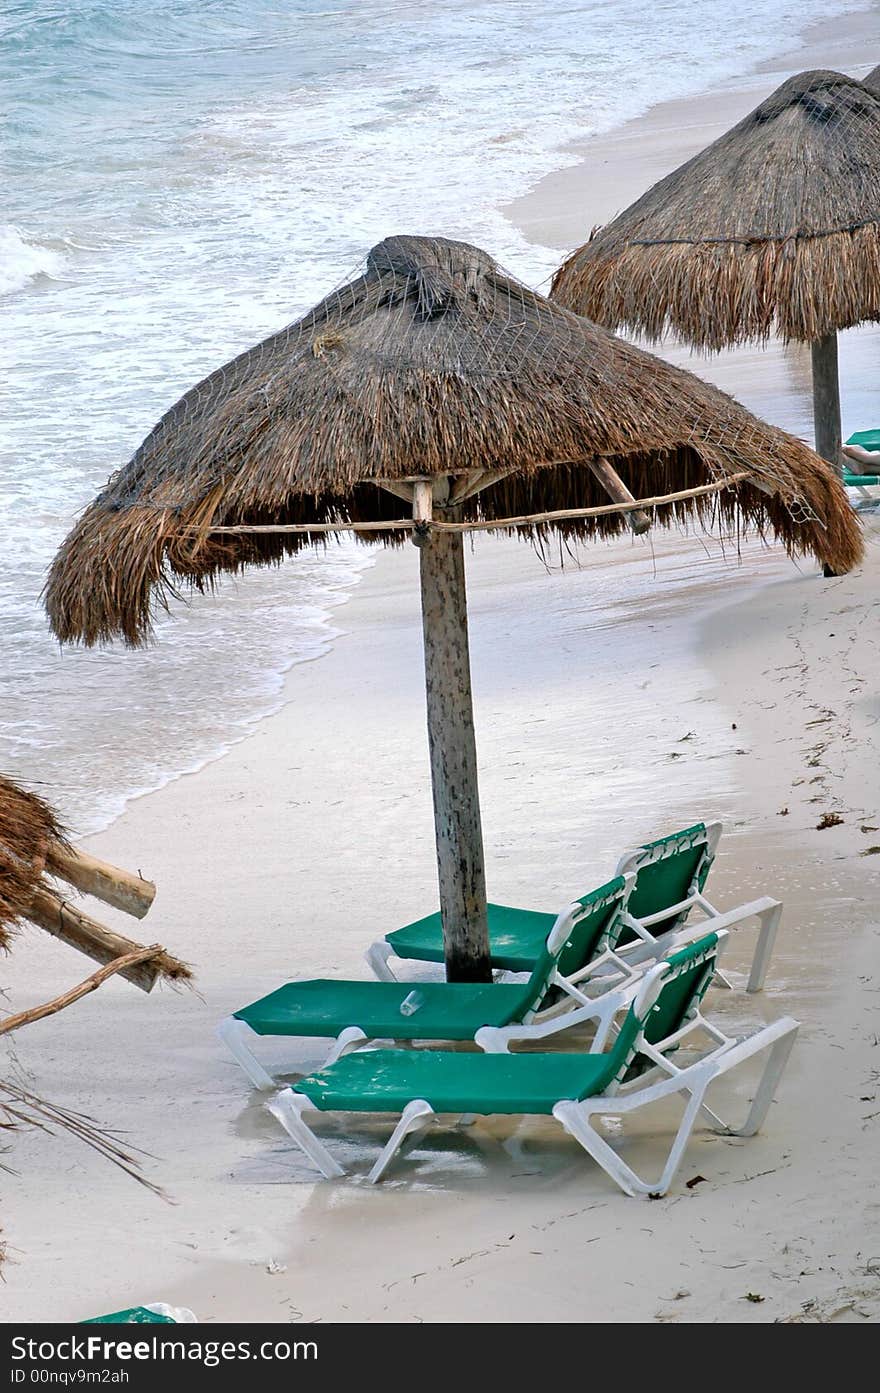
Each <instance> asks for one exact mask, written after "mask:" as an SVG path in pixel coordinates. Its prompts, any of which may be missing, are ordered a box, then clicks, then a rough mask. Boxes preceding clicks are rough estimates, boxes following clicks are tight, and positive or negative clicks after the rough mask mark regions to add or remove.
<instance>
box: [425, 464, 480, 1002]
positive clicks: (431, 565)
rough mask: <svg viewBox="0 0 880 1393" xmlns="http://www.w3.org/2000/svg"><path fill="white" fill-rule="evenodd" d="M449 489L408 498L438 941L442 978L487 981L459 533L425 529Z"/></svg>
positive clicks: (440, 487) (429, 487) (430, 490)
mask: <svg viewBox="0 0 880 1393" xmlns="http://www.w3.org/2000/svg"><path fill="white" fill-rule="evenodd" d="M448 496H449V483H448V480H446V479H444V480H443V481H442V482H441V483H439V484H438V483H434V484H433V487H432V484H431V482H430V481H426V482H421V481H420V482H418V483H416V485H415V489H414V498H413V521H414V524H415V531H414V536H413V540H414V541H415V542H416V544H417V546H418V547H419V560H420V574H421V594H422V629H423V633H424V646H425V691H426V696H427V708H428V744H429V747H430V752H431V783H432V787H433V794H434V836H435V840H436V845H437V870H438V876H439V881H440V912H441V916H442V920H443V948H444V956H445V959H446V979H447V981H449V982H490V981H491V980H492V971H491V967H490V964H489V930H488V923H487V917H486V875H485V869H484V862H483V833H482V828H481V825H480V797H479V786H478V780H477V746H476V739H475V736H474V712H473V701H472V696H471V667H470V651H469V646H468V622H467V592H466V588H465V573H464V536H463V534H462V533H460V532H432V531H431V530H430V519H431V514H432V509H433V505H434V504H440V503H442V502H444V501H445V499H446V498H448Z"/></svg>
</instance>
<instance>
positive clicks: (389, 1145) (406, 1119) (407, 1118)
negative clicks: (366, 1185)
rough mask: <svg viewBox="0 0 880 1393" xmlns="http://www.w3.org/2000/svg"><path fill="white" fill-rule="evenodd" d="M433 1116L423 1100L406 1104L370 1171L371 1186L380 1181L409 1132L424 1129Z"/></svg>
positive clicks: (414, 1100) (415, 1099)
mask: <svg viewBox="0 0 880 1393" xmlns="http://www.w3.org/2000/svg"><path fill="white" fill-rule="evenodd" d="M433 1116H434V1109H433V1108H432V1107H431V1104H430V1103H426V1102H425V1100H424V1098H413V1100H412V1102H410V1103H407V1105H406V1107H405V1108H404V1110H403V1112H402V1113H401V1114H400V1121H399V1122H398V1124H397V1126H396V1127H395V1129H394V1131H393V1132H392V1133H391V1136H390V1137H389V1138H388V1141H387V1142H386V1143H385V1146H384V1147H383V1148H382V1152H381V1154H380V1156H379V1159H378V1161H377V1162H376V1164H375V1165H374V1166H373V1169H372V1170H371V1171H370V1174H369V1176H368V1179H369V1182H370V1184H371V1185H375V1184H376V1182H377V1181H378V1180H381V1179H382V1176H383V1175H384V1174H385V1172H386V1170H387V1169H388V1167H389V1166H390V1164H391V1162H392V1161H393V1160H394V1157H395V1155H396V1154H397V1152H398V1150H399V1148H400V1146H401V1144H402V1142H403V1141H404V1139H405V1138H406V1137H407V1136H408V1135H409V1134H410V1132H418V1131H419V1130H420V1129H421V1128H422V1127H426V1126H427V1125H428V1122H429V1121H430V1119H431V1118H432V1117H433Z"/></svg>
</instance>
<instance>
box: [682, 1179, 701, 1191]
mask: <svg viewBox="0 0 880 1393" xmlns="http://www.w3.org/2000/svg"><path fill="white" fill-rule="evenodd" d="M705 1180H706V1177H705V1176H704V1175H692V1176H691V1178H690V1180H686V1181H685V1182H684V1183H685V1185H686V1186H687V1188H688V1189H689V1190H693V1188H694V1186H695V1185H703V1184H705Z"/></svg>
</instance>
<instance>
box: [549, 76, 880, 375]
mask: <svg viewBox="0 0 880 1393" xmlns="http://www.w3.org/2000/svg"><path fill="white" fill-rule="evenodd" d="M872 77H873V74H872ZM878 87H880V84H878ZM551 296H552V298H554V299H555V300H556V301H558V303H559V304H561V305H565V306H566V307H567V308H569V309H572V310H575V311H576V312H577V313H579V314H583V315H586V316H587V317H588V318H590V319H593V320H596V321H597V323H600V324H605V325H607V326H608V327H609V328H611V329H616V328H618V327H619V326H621V325H626V326H628V327H629V328H631V329H633V330H635V331H636V332H638V333H641V334H643V335H644V336H645V337H646V338H648V339H649V340H657V339H659V338H660V337H661V336H662V335H663V334H664V332H666V330H667V329H671V330H672V331H673V332H675V333H676V334H678V335H679V336H680V337H681V338H683V339H685V340H686V341H687V342H689V343H691V344H694V345H695V346H697V347H699V348H703V349H709V350H716V349H720V348H723V347H726V346H729V345H731V344H737V343H744V342H747V341H758V342H763V341H765V340H766V339H767V338H768V336H769V335H770V333H771V332H774V331H775V332H776V333H778V334H779V335H780V336H781V337H782V338H783V339H786V340H790V339H795V340H800V341H802V342H813V341H816V340H819V339H823V338H824V337H826V336H827V335H829V334H832V333H836V332H837V331H838V330H840V329H846V328H849V327H850V326H852V325H854V324H858V323H860V322H861V321H863V320H866V319H878V318H880V90H877V89H875V88H872V87H871V86H870V79H869V80H868V81H866V82H857V81H856V80H855V79H854V78H850V77H845V76H843V74H841V73H835V72H806V73H799V74H798V75H797V76H796V77H792V78H789V79H788V81H787V82H784V83H783V84H782V85H781V86H780V87H779V88H777V90H776V91H775V92H774V93H773V94H772V96H770V97H768V98H767V99H766V101H763V102H762V103H761V105H760V106H758V107H757V108H756V109H755V110H754V111H753V112H751V114H750V115H748V116H746V117H745V118H744V120H742V121H740V122H739V124H738V125H736V126H734V127H733V129H732V130H730V131H728V132H727V133H726V134H725V135H723V136H721V137H720V139H718V140H716V141H714V142H713V143H712V144H711V145H709V146H707V148H706V149H705V150H702V151H701V152H700V153H699V154H698V155H695V156H694V157H693V159H691V160H689V161H688V162H687V163H686V164H683V165H681V166H680V168H678V169H676V170H674V171H673V172H672V173H671V174H668V175H667V176H666V178H664V179H661V180H660V181H659V182H658V183H656V184H655V185H654V186H653V187H652V188H650V189H649V190H648V192H647V193H645V194H643V195H642V197H641V198H640V199H638V200H637V201H636V202H635V203H633V204H632V205H631V207H629V208H627V209H626V210H625V211H624V212H623V213H621V214H620V215H619V216H618V217H616V218H615V219H614V220H613V221H612V222H610V223H608V224H607V225H606V226H605V227H603V228H601V229H599V230H598V231H597V232H595V233H594V235H593V237H592V238H591V239H590V241H589V242H587V243H586V244H585V245H584V246H583V247H580V248H579V249H578V250H577V251H575V252H573V253H572V255H571V256H570V257H569V258H568V259H567V260H566V261H565V262H564V263H563V265H562V266H561V267H560V269H559V271H557V273H556V276H555V278H554V281H553V287H552V290H551Z"/></svg>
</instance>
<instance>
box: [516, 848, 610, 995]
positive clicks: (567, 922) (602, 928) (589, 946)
mask: <svg viewBox="0 0 880 1393" xmlns="http://www.w3.org/2000/svg"><path fill="white" fill-rule="evenodd" d="M633 882H634V877H633V876H632V875H628V876H624V875H619V876H615V878H614V880H609V881H608V883H607V885H600V886H599V888H598V890H591V891H590V893H589V894H588V895H584V896H583V898H582V899H579V900H574V901H573V903H572V904H570V905H569V906H568V908H567V909H565V910H563V912H562V913H561V914H560V915H559V917H558V918H557V920H556V923H555V924H554V925H553V928H552V929H551V930H550V933H549V934H548V935H547V942H546V943H545V945H544V948H543V950H542V952H541V956H540V957H539V958H538V961H537V962H536V963H535V966H534V968H533V970H532V975H531V977H530V978H529V980H528V982H527V984H526V986H525V987H524V988H523V1006H522V1011H523V1015H525V1014H526V1013H528V1012H530V1011H536V1010H537V1009H538V1007H539V1006H540V1004H541V1002H542V1001H543V999H544V997H545V996H546V995H547V991H548V988H549V987H550V984H551V979H552V977H553V974H554V970H555V971H558V972H559V973H560V975H561V976H563V977H571V976H572V975H573V974H574V973H575V972H578V971H580V969H581V968H582V967H586V966H587V964H588V963H591V962H592V961H593V959H594V958H595V957H598V955H599V954H600V953H603V952H604V951H605V949H606V948H613V947H614V945H615V944H616V943H617V939H618V937H619V935H620V916H621V913H622V912H623V910H624V909H625V907H626V904H627V901H628V899H629V896H630V892H631V891H632V887H633Z"/></svg>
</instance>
